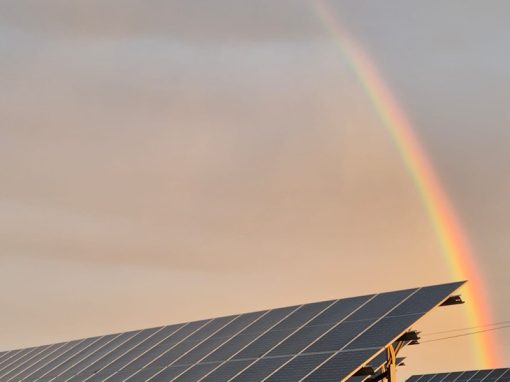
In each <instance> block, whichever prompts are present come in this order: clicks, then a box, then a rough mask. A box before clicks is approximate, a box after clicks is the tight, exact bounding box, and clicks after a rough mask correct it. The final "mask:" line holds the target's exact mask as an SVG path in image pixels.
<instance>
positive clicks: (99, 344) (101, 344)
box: [46, 332, 135, 381]
mask: <svg viewBox="0 0 510 382" xmlns="http://www.w3.org/2000/svg"><path fill="white" fill-rule="evenodd" d="M134 333H135V332H127V333H118V334H116V335H111V336H104V337H103V338H102V339H101V340H99V341H96V342H95V343H94V344H93V345H91V346H89V347H88V348H87V349H84V350H82V351H81V352H79V353H78V354H76V355H75V356H74V357H72V358H71V359H69V360H68V361H66V362H65V364H62V365H60V366H59V367H56V368H54V369H53V370H52V371H51V372H48V373H47V374H46V375H47V376H50V374H55V373H56V374H55V375H53V376H51V378H50V381H53V380H55V379H56V378H58V377H59V376H61V375H63V374H65V373H66V372H67V371H68V370H70V369H72V368H73V367H74V366H76V365H77V364H79V363H80V362H82V361H83V360H84V359H86V358H87V357H89V356H90V355H92V354H94V353H96V352H101V350H102V349H104V348H106V347H108V346H109V345H110V344H112V343H115V342H116V341H118V340H119V338H122V337H123V336H124V337H127V338H126V339H125V340H124V341H123V342H122V343H124V342H126V341H128V340H129V338H131V337H133V336H134Z"/></svg>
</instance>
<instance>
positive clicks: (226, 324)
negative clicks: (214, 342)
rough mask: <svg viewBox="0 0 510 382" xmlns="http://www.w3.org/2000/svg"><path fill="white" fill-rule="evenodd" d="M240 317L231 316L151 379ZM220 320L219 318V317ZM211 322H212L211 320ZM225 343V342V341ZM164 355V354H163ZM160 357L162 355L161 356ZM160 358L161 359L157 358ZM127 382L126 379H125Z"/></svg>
mask: <svg viewBox="0 0 510 382" xmlns="http://www.w3.org/2000/svg"><path fill="white" fill-rule="evenodd" d="M241 316H242V314H239V315H236V316H232V317H234V318H233V319H232V320H230V321H228V322H227V323H225V324H224V325H222V326H221V327H220V328H219V329H217V330H215V331H214V332H213V333H211V334H210V335H209V336H207V337H206V338H204V339H203V340H201V341H200V342H199V343H197V344H196V345H195V346H193V347H192V348H191V349H188V350H187V351H185V352H184V353H183V354H181V355H180V356H178V357H177V358H176V359H175V360H173V361H172V362H171V363H170V364H169V365H167V366H166V367H165V368H163V369H162V370H160V371H159V372H158V373H156V374H154V375H153V376H152V377H151V378H153V377H155V376H156V375H158V374H159V373H161V372H163V370H165V369H167V368H168V367H170V366H172V365H174V364H175V363H176V362H178V361H179V360H180V359H181V358H182V357H184V356H185V355H186V354H188V353H189V352H191V351H192V350H193V349H195V348H197V347H198V346H200V345H201V344H202V343H204V342H205V341H207V340H208V339H209V338H211V337H213V336H214V335H215V334H216V333H218V332H219V331H221V330H222V329H223V328H224V327H226V326H228V325H230V324H231V323H232V322H234V321H235V320H237V319H239V318H240V317H241ZM220 318H221V317H220ZM211 322H212V320H211ZM225 342H226V341H225ZM165 353H166V352H165ZM161 356H162V355H161ZM159 358H161V357H159ZM126 381H127V379H126Z"/></svg>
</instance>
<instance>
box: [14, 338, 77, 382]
mask: <svg viewBox="0 0 510 382" xmlns="http://www.w3.org/2000/svg"><path fill="white" fill-rule="evenodd" d="M84 340H85V339H81V340H78V341H75V342H72V341H71V342H62V343H61V344H60V345H61V346H58V347H57V348H56V349H55V350H54V351H52V352H51V353H50V354H48V355H46V356H45V357H43V358H42V359H40V360H39V361H38V362H36V363H35V364H33V365H29V366H28V367H27V368H26V369H24V370H23V371H21V372H19V373H18V374H16V375H15V376H13V377H12V378H11V379H10V381H18V380H24V379H27V378H29V377H30V376H32V375H33V374H34V373H37V371H39V370H40V369H42V368H43V367H45V366H46V365H47V364H49V363H50V362H52V361H53V360H54V359H56V358H57V357H59V356H60V355H61V354H63V353H64V352H66V351H67V350H69V349H72V348H74V347H75V346H78V345H79V344H81V343H82V342H83V341H84ZM26 372H28V373H29V374H26ZM19 378H23V379H19Z"/></svg>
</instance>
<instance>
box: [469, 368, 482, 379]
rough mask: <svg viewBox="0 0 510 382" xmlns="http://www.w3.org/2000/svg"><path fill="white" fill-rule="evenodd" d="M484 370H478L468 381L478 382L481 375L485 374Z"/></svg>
mask: <svg viewBox="0 0 510 382" xmlns="http://www.w3.org/2000/svg"><path fill="white" fill-rule="evenodd" d="M483 372H484V370H478V371H477V372H476V373H475V374H473V375H472V376H471V378H469V379H468V381H476V380H477V377H478V375H479V374H483Z"/></svg>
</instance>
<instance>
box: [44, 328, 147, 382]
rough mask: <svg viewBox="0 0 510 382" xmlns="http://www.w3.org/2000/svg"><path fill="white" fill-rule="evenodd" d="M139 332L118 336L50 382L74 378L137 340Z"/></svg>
mask: <svg viewBox="0 0 510 382" xmlns="http://www.w3.org/2000/svg"><path fill="white" fill-rule="evenodd" d="M141 332H142V331H141V330H136V331H132V332H127V333H129V336H124V334H127V333H123V334H121V335H120V336H118V337H116V338H115V339H113V340H112V341H110V342H108V343H107V344H105V345H104V346H103V347H101V348H100V349H98V351H95V352H92V353H91V354H89V355H87V356H85V357H82V358H81V359H80V360H79V361H78V362H76V363H74V365H72V366H70V367H68V368H67V369H65V370H63V371H62V372H61V373H60V374H59V375H58V376H56V377H55V378H53V379H52V381H55V382H64V381H66V380H67V379H71V378H73V377H75V376H76V375H77V374H78V373H79V372H81V371H83V370H85V369H86V368H87V367H89V366H91V365H92V364H94V363H95V362H96V361H98V360H100V359H105V358H106V357H108V356H109V355H111V354H113V352H115V351H116V350H117V349H119V348H120V347H121V346H125V345H126V344H128V343H130V341H134V340H135V338H137V336H139V335H140V333H141ZM123 336H124V337H123ZM105 350H106V351H105Z"/></svg>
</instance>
